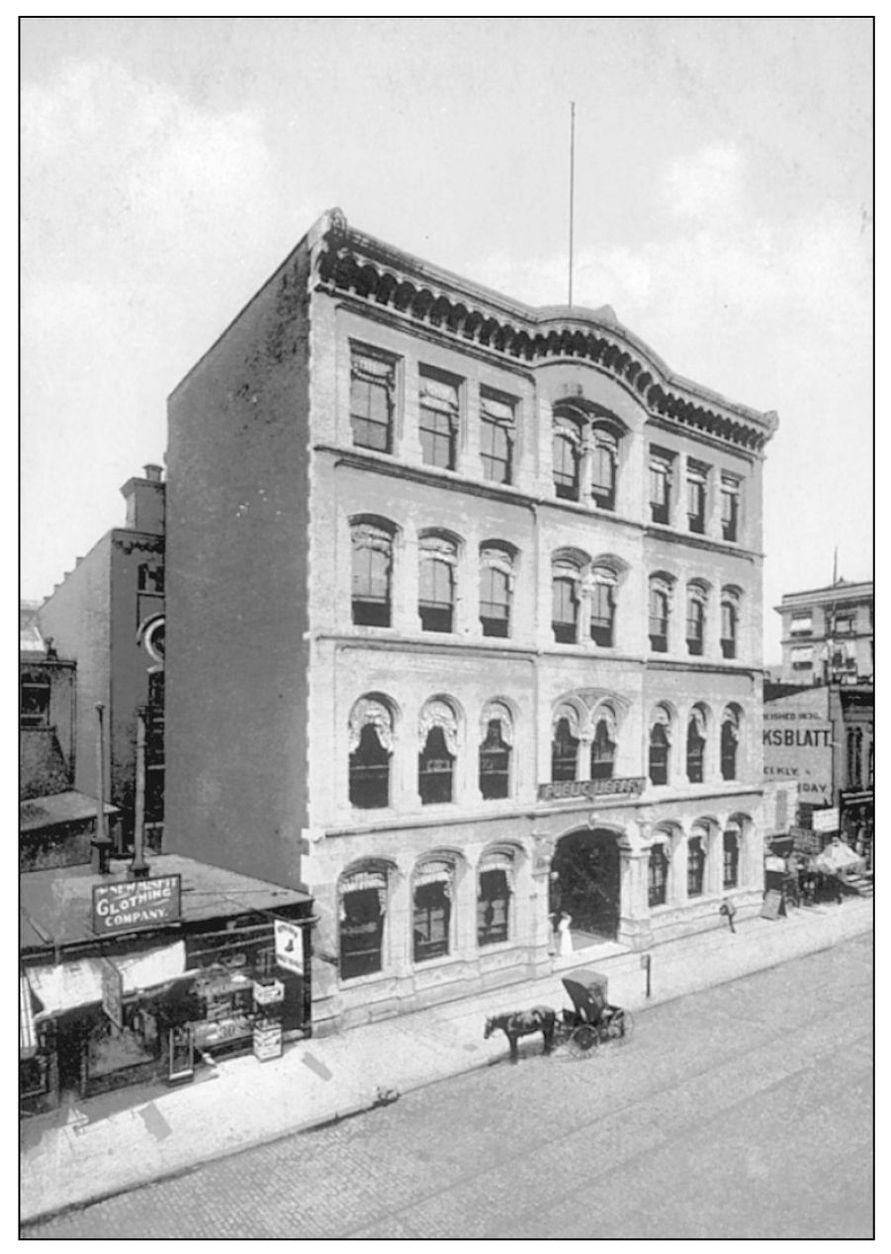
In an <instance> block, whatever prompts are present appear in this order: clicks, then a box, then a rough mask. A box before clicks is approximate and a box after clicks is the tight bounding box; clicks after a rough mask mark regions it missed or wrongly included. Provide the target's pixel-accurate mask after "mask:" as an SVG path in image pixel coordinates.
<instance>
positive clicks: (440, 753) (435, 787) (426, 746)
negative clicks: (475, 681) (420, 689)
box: [418, 701, 458, 805]
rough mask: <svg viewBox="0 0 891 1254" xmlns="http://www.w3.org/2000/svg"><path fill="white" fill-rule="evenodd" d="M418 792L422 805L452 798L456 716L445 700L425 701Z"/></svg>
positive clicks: (456, 732)
mask: <svg viewBox="0 0 891 1254" xmlns="http://www.w3.org/2000/svg"><path fill="white" fill-rule="evenodd" d="M420 742H421V746H422V747H421V752H420V753H419V755H418V793H419V795H420V798H421V804H422V805H440V804H445V803H448V802H450V801H452V800H453V799H454V798H453V789H454V776H455V761H456V759H457V757H458V720H457V717H456V715H455V712H454V710H453V709H452V708H451V706H450V705H447V704H446V702H445V701H428V703H427V704H426V705H425V706H424V708H423V710H422V711H421V718H420Z"/></svg>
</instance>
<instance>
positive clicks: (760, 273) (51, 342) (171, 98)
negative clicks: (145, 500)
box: [20, 17, 873, 664]
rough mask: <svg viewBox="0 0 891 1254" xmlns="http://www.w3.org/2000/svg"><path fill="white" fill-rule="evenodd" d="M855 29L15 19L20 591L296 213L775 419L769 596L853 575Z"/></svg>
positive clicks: (256, 275) (109, 499)
mask: <svg viewBox="0 0 891 1254" xmlns="http://www.w3.org/2000/svg"><path fill="white" fill-rule="evenodd" d="M872 87H873V83H872V24H871V22H870V21H869V20H868V19H865V18H828V19H817V18H788V19H781V18H665V19H661V18H659V19H657V18H610V19H595V18H552V19H545V18H529V19H521V18H500V19H499V18H476V19H475V18H468V17H465V18H452V19H444V18H404V19H395V18H392V19H391V18H342V19H337V18H332V17H328V18H321V17H320V18H265V19H264V18H108V19H106V18H34V19H23V20H22V26H21V223H20V230H21V418H20V425H21V429H20V441H21V453H20V456H21V464H20V477H21V504H20V509H21V595H22V596H23V597H25V598H27V599H35V600H38V599H42V598H43V597H44V596H46V595H48V594H49V593H50V592H51V591H52V589H53V586H54V584H55V583H56V582H57V581H59V580H60V579H61V578H62V576H63V575H64V573H65V572H66V571H67V570H70V569H71V568H72V567H73V566H74V563H75V560H76V558H77V557H78V556H79V555H83V554H85V553H87V552H88V551H89V549H90V548H91V547H92V546H93V544H95V543H96V541H97V540H98V539H99V538H100V537H101V536H102V535H103V534H104V533H105V532H106V531H107V530H109V528H111V527H114V526H120V525H122V524H123V521H124V502H123V499H122V498H121V496H120V493H119V489H120V487H121V485H122V484H124V483H125V482H126V480H127V479H129V478H130V477H131V476H132V475H134V474H137V475H138V474H140V473H141V467H142V466H143V465H144V464H145V463H147V462H162V461H163V454H164V448H165V444H166V398H167V396H168V395H169V393H170V392H171V391H172V390H173V388H174V387H175V386H176V384H177V383H178V382H179V380H180V379H181V378H182V377H183V375H184V374H185V373H186V372H187V371H188V369H189V368H190V367H191V366H192V365H193V364H194V362H195V361H196V360H197V358H198V357H199V356H200V355H201V354H202V353H203V352H204V351H205V350H206V349H207V348H208V347H209V345H210V344H211V343H212V341H213V340H214V339H215V338H216V336H217V335H218V334H219V333H220V332H221V331H222V330H223V329H224V327H225V326H226V325H227V324H228V322H229V321H230V320H231V319H232V317H233V316H234V315H235V314H236V313H237V312H238V311H239V309H240V308H241V307H242V306H243V305H244V303H245V302H246V301H247V300H248V299H249V298H250V297H251V296H252V295H253V293H254V292H255V291H256V290H257V289H258V288H259V287H260V286H261V285H262V284H263V282H264V281H265V280H266V278H267V277H268V276H269V275H270V274H271V272H272V271H273V270H274V269H275V268H276V266H277V265H278V264H279V262H280V261H282V260H283V259H284V257H285V256H286V255H287V254H288V252H290V250H291V249H292V248H293V246H294V245H295V244H296V243H297V241H298V240H299V239H300V238H301V237H302V236H303V235H304V234H305V232H306V230H307V229H308V228H309V226H310V225H311V224H312V223H313V222H314V221H315V219H316V218H318V217H319V215H320V214H321V213H323V212H324V211H325V210H326V209H329V208H332V207H333V206H340V207H341V208H342V209H343V211H344V212H345V213H346V216H347V218H348V220H349V221H350V222H351V223H352V224H353V225H354V226H356V227H358V228H359V229H360V230H362V231H365V232H368V233H370V234H372V235H376V236H378V237H379V238H381V239H383V240H385V241H387V242H388V243H391V244H394V245H396V246H397V247H398V248H401V249H403V250H405V251H407V252H411V253H414V254H416V255H418V256H420V257H423V258H424V259H425V260H427V261H430V262H432V263H434V264H436V265H439V266H442V267H444V268H446V269H449V270H452V271H454V272H456V273H458V274H460V275H463V276H465V277H467V278H469V279H472V280H474V281H476V282H478V283H482V284H485V285H487V286H489V287H494V288H496V289H498V290H500V291H503V292H504V293H506V294H507V295H509V296H511V297H513V298H514V299H517V300H520V301H523V302H525V303H528V304H532V305H539V304H541V305H546V304H563V303H565V301H566V287H567V238H568V183H569V110H570V101H574V102H575V109H576V144H575V269H574V284H573V286H574V301H575V303H577V304H580V305H587V306H588V307H590V308H597V307H598V306H600V305H604V304H609V305H611V306H612V307H613V308H614V309H615V311H616V314H617V316H618V318H619V320H620V321H621V322H623V323H624V324H625V325H626V326H627V327H628V328H629V329H630V330H632V331H633V332H634V333H635V334H636V335H637V336H639V337H640V338H641V339H643V340H644V341H645V342H646V343H647V344H649V345H650V346H651V347H652V348H653V349H654V351H655V352H656V353H657V354H658V355H659V356H660V357H661V358H662V359H663V360H664V361H665V362H666V363H667V364H668V366H669V367H670V369H671V370H672V371H674V372H676V373H678V374H681V375H683V376H685V377H687V378H689V379H693V380H696V381H697V382H698V383H701V384H704V385H705V386H707V387H710V388H712V389H714V390H716V391H719V392H721V393H722V394H723V395H724V396H726V397H728V398H729V399H731V400H734V401H738V402H741V403H743V404H746V405H750V406H752V407H754V408H756V409H761V410H771V409H772V410H776V411H778V413H779V416H780V428H779V431H778V433H777V435H776V436H775V437H774V439H773V440H772V441H771V443H770V444H769V445H768V446H767V462H766V466H765V480H764V481H765V508H764V548H765V563H764V601H765V615H764V619H765V637H764V660H765V663H766V664H771V663H775V662H777V661H779V657H780V648H779V625H780V620H779V616H778V615H777V614H775V613H774V612H773V610H772V607H773V606H775V605H777V604H779V600H780V597H781V596H782V594H783V593H784V592H791V591H796V590H800V589H805V588H811V587H820V586H823V585H825V584H827V583H829V582H831V579H832V571H833V555H834V550H835V549H836V547H837V548H838V573H839V575H841V576H843V577H844V578H846V579H849V580H855V579H869V578H872V551H873V532H872V529H873V509H872V507H873V500H872V490H873V487H872V485H873V479H872V475H873V397H872V352H873V326H872V284H873V272H872V266H873V252H872V249H873V237H872V227H873V224H872V205H873V186H872V178H873V171H872V151H873V148H872V145H873V131H872Z"/></svg>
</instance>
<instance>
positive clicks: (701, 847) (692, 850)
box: [687, 831, 708, 897]
mask: <svg viewBox="0 0 891 1254" xmlns="http://www.w3.org/2000/svg"><path fill="white" fill-rule="evenodd" d="M707 841H708V836H707V834H706V833H705V832H703V831H694V833H693V835H692V836H691V837H690V839H689V840H688V841H687V896H688V897H701V896H702V892H703V888H704V886H705V857H706V845H707Z"/></svg>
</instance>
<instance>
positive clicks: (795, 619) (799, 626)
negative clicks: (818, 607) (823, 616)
mask: <svg viewBox="0 0 891 1254" xmlns="http://www.w3.org/2000/svg"><path fill="white" fill-rule="evenodd" d="M813 629H814V620H813V617H812V616H811V614H810V613H807V614H793V615H792V622H791V624H790V626H789V634H790V635H792V636H809V635H810V634H811V632H812V631H813Z"/></svg>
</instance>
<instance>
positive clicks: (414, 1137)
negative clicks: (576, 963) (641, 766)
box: [24, 934, 872, 1239]
mask: <svg viewBox="0 0 891 1254" xmlns="http://www.w3.org/2000/svg"><path fill="white" fill-rule="evenodd" d="M635 1017H636V1028H635V1032H634V1035H633V1037H632V1039H631V1040H630V1041H629V1042H628V1043H627V1044H625V1045H609V1046H606V1047H604V1048H603V1049H602V1050H598V1051H595V1054H594V1056H593V1057H585V1058H583V1059H581V1060H575V1059H573V1058H571V1057H570V1055H569V1053H568V1051H567V1050H566V1049H565V1047H564V1048H561V1049H559V1050H558V1051H557V1052H555V1053H554V1054H553V1055H552V1056H551V1057H545V1056H543V1055H542V1053H541V1044H540V1038H527V1039H526V1040H524V1041H522V1042H521V1046H520V1048H521V1057H520V1061H519V1063H518V1064H517V1065H516V1066H511V1065H510V1063H509V1062H508V1061H507V1054H506V1047H505V1043H504V1042H503V1041H502V1045H501V1049H500V1051H499V1052H498V1053H497V1054H495V1055H494V1056H493V1057H492V1058H491V1059H490V1060H489V1065H487V1066H484V1067H482V1068H479V1069H477V1070H475V1071H472V1072H470V1073H468V1074H464V1075H461V1076H457V1077H453V1078H451V1079H448V1080H446V1081H444V1082H442V1083H440V1084H435V1085H430V1086H428V1087H426V1088H423V1089H419V1090H418V1091H416V1092H413V1093H409V1094H407V1095H405V1096H404V1097H402V1098H401V1099H400V1100H399V1101H398V1102H397V1103H395V1104H394V1105H391V1106H387V1107H382V1108H380V1109H377V1110H374V1111H372V1112H370V1113H367V1114H363V1115H359V1116H357V1117H355V1118H352V1119H349V1120H345V1121H342V1122H340V1123H337V1124H334V1125H331V1126H328V1127H323V1128H318V1129H316V1130H314V1131H309V1132H304V1133H300V1134H297V1135H292V1136H288V1137H285V1138H282V1139H279V1140H277V1141H275V1142H272V1143H269V1144H266V1145H262V1146H257V1147H255V1148H253V1149H250V1150H246V1151H244V1152H243V1153H240V1154H236V1155H231V1156H229V1157H227V1158H225V1159H222V1160H219V1161H217V1162H213V1163H209V1164H206V1165H204V1166H202V1167H199V1168H197V1169H196V1170H194V1171H192V1172H190V1173H188V1174H184V1175H180V1176H178V1177H176V1178H174V1179H170V1180H167V1181H161V1182H158V1183H155V1184H151V1185H148V1186H146V1187H143V1188H139V1189H135V1190H132V1191H130V1192H128V1193H124V1194H120V1195H118V1196H116V1197H114V1198H110V1199H108V1200H106V1201H102V1202H97V1203H95V1204H93V1205H91V1206H88V1207H86V1208H84V1209H81V1210H75V1211H71V1212H69V1213H67V1214H64V1215H60V1216H58V1217H57V1218H55V1219H52V1220H49V1221H47V1222H44V1223H39V1224H37V1225H35V1226H32V1227H29V1228H28V1229H26V1231H25V1233H24V1235H25V1236H27V1237H31V1238H101V1237H104V1238H133V1237H154V1238H202V1237H203V1238H214V1237H229V1238H239V1237H240V1238H261V1237H277V1238H287V1237H291V1238H303V1239H307V1238H337V1237H349V1238H354V1239H355V1238H365V1239H369V1238H380V1239H394V1238H408V1239H435V1238H462V1237H463V1238H496V1237H498V1238H514V1239H520V1238H557V1239H566V1238H595V1237H613V1238H619V1237H638V1238H648V1237H649V1238H653V1237H662V1238H685V1239H692V1238H762V1239H763V1238H811V1239H813V1238H837V1239H852V1238H869V1237H870V1236H871V1234H872V1176H871V1172H872V936H871V934H864V935H861V936H858V937H855V938H854V939H851V940H847V941H843V942H841V943H839V944H837V945H836V946H834V947H833V948H831V949H828V950H824V951H822V952H818V953H812V954H810V955H808V956H805V957H801V958H797V959H794V960H792V961H788V962H786V963H783V964H782V965H779V966H774V967H772V968H770V969H768V970H764V971H761V972H758V973H756V974H753V975H748V976H746V977H744V978H742V979H739V980H736V981H734V982H732V983H726V984H723V985H721V986H719V987H715V988H712V989H709V990H707V991H704V992H701V993H696V994H692V995H689V996H687V997H684V998H683V999H680V1000H673V1001H670V1002H666V1003H664V1004H662V1005H657V1006H654V1007H653V1008H652V1009H648V1010H645V1011H643V1012H642V1013H638V1014H636V1016H635ZM196 1135H198V1136H200V1135H201V1131H200V1129H198V1130H196Z"/></svg>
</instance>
